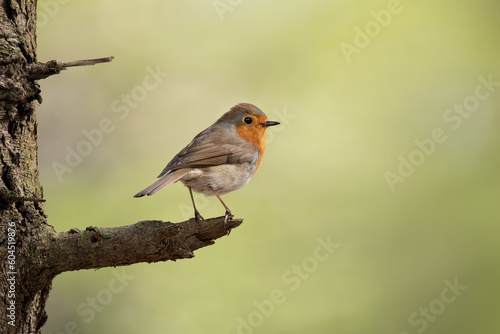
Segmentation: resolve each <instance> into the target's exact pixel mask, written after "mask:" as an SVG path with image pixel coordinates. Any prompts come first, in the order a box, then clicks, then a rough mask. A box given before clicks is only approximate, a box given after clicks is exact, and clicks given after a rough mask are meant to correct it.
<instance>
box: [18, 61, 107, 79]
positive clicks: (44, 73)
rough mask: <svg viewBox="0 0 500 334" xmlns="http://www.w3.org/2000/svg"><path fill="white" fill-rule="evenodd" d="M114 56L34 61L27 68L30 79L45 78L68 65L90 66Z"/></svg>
mask: <svg viewBox="0 0 500 334" xmlns="http://www.w3.org/2000/svg"><path fill="white" fill-rule="evenodd" d="M114 58H115V57H105V58H96V59H83V60H74V61H69V62H65V63H61V62H57V61H56V60H51V61H48V62H46V63H33V64H31V65H29V67H28V70H27V72H28V73H29V74H28V79H30V80H40V79H45V78H47V77H49V76H51V75H54V74H59V73H61V71H62V70H65V69H67V68H68V67H75V66H90V65H95V64H100V63H109V62H110V61H112V60H113V59H114Z"/></svg>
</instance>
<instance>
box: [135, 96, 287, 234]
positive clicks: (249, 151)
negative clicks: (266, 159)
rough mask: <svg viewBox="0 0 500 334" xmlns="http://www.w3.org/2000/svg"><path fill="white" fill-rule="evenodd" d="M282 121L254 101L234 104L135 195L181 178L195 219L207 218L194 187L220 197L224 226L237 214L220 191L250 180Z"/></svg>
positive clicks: (162, 186)
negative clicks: (270, 131) (269, 116)
mask: <svg viewBox="0 0 500 334" xmlns="http://www.w3.org/2000/svg"><path fill="white" fill-rule="evenodd" d="M279 124H280V123H279V122H276V121H269V120H268V119H267V116H266V114H265V113H264V112H262V110H260V109H259V108H257V107H256V106H255V105H253V104H250V103H239V104H237V105H235V106H234V107H232V108H231V109H230V110H229V111H228V112H226V113H224V114H223V115H222V116H221V117H220V118H219V119H218V120H217V121H216V122H215V123H214V124H212V125H211V126H209V127H208V128H206V129H205V130H203V131H202V132H200V133H199V134H198V135H196V136H195V137H194V138H193V140H192V141H191V142H190V143H189V144H188V145H187V146H186V147H184V148H183V149H182V150H181V151H180V152H179V153H177V155H176V156H175V157H174V158H173V159H172V160H171V161H170V162H169V163H168V164H167V166H166V167H165V168H164V169H163V170H162V172H161V173H160V175H158V178H159V180H157V181H156V182H154V183H153V184H152V185H150V186H149V187H147V188H145V189H143V190H141V191H140V192H138V193H137V194H135V195H134V197H142V196H146V195H147V196H150V195H153V194H156V193H157V192H158V191H160V190H161V189H162V188H164V187H166V186H168V185H170V184H173V183H174V182H177V181H181V182H182V183H183V184H184V185H185V186H186V187H187V188H188V189H189V195H190V197H191V202H192V203H193V209H194V216H195V219H196V220H197V221H200V220H203V219H204V218H203V217H202V216H201V214H200V212H199V211H198V210H197V209H196V204H195V201H194V197H193V191H195V192H197V193H201V194H204V195H206V196H216V197H217V199H218V200H219V201H220V202H221V204H222V205H223V206H224V209H225V210H226V212H225V215H224V226H225V224H226V223H227V221H228V219H232V218H233V217H234V215H233V214H232V212H231V210H230V209H229V207H228V206H227V205H226V204H225V203H224V201H223V200H222V198H221V195H224V194H227V193H229V192H232V191H235V190H237V189H240V188H241V187H243V186H244V185H246V184H247V183H248V182H249V181H250V179H251V178H252V176H253V175H254V174H255V172H256V171H257V169H259V166H260V163H261V162H262V158H263V156H264V152H265V150H266V145H265V141H266V134H267V129H268V128H269V127H270V126H275V125H279Z"/></svg>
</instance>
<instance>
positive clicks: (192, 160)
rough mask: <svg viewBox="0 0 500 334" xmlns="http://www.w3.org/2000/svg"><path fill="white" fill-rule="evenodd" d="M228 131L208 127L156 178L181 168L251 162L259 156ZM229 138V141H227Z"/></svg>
mask: <svg viewBox="0 0 500 334" xmlns="http://www.w3.org/2000/svg"><path fill="white" fill-rule="evenodd" d="M224 131H227V132H229V133H230V131H229V130H227V129H223V128H221V127H218V128H214V127H213V126H212V127H209V128H208V129H206V130H204V131H203V132H201V133H200V134H198V135H197V136H196V137H194V139H193V140H192V141H191V142H190V143H189V144H188V145H187V146H186V147H184V148H183V149H182V151H180V152H179V153H178V154H177V155H176V156H175V157H174V158H173V159H172V160H171V161H170V162H169V163H168V164H167V166H166V167H165V168H164V169H163V171H162V172H161V174H160V175H159V176H158V177H162V176H163V175H165V174H166V173H168V172H170V171H174V170H178V169H182V168H200V167H207V166H217V165H223V164H235V163H239V162H246V161H251V160H252V159H253V158H254V157H255V155H256V154H257V155H258V154H259V152H258V149H257V147H255V145H253V144H252V143H250V142H248V141H246V140H244V139H243V138H241V137H239V136H233V135H232V133H231V135H228V134H227V133H224ZM228 138H230V139H228Z"/></svg>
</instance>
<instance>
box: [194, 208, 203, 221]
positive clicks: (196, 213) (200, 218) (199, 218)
mask: <svg viewBox="0 0 500 334" xmlns="http://www.w3.org/2000/svg"><path fill="white" fill-rule="evenodd" d="M194 218H195V219H196V221H197V222H198V223H199V222H201V221H202V220H205V218H203V217H202V215H200V213H199V212H198V210H195V211H194Z"/></svg>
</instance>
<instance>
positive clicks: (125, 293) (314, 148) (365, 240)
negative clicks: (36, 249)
mask: <svg viewBox="0 0 500 334" xmlns="http://www.w3.org/2000/svg"><path fill="white" fill-rule="evenodd" d="M38 7H39V12H38V24H39V28H38V56H39V60H40V61H48V60H51V59H57V60H59V61H70V60H76V59H86V58H97V57H104V56H111V55H112V56H115V60H114V61H113V62H111V63H109V64H104V65H96V66H93V67H86V68H73V69H70V70H67V71H64V72H63V73H61V74H60V75H57V76H53V77H50V78H48V79H46V80H43V81H41V82H40V83H41V88H42V95H43V99H44V101H43V103H42V104H41V106H40V107H39V108H38V121H39V128H38V133H39V146H40V155H39V167H40V173H41V180H42V184H43V186H44V197H45V198H46V199H47V203H46V211H47V213H48V215H49V218H48V219H49V222H50V224H52V225H53V226H54V227H55V228H56V229H57V230H58V231H67V230H69V229H70V228H79V229H85V228H86V227H87V226H90V225H92V226H103V227H111V226H120V225H129V224H133V223H135V222H137V221H140V220H146V219H163V220H168V221H172V222H178V221H183V220H185V219H188V218H190V217H192V213H191V206H190V200H189V193H188V191H187V189H186V188H184V187H183V186H182V185H181V184H175V185H173V186H171V187H169V188H167V189H165V190H163V191H161V192H160V193H158V194H156V195H155V196H152V197H148V198H140V199H134V198H132V196H133V195H134V194H135V193H136V192H137V191H139V190H141V189H142V188H144V187H145V186H147V185H149V184H150V183H151V182H153V181H154V180H155V178H156V176H157V174H158V173H159V172H160V171H161V170H162V169H163V167H164V166H165V164H166V163H167V162H168V161H169V160H170V159H171V158H172V157H173V156H174V155H175V154H176V153H177V152H178V151H179V150H180V149H182V148H183V147H184V146H185V145H186V144H187V143H188V142H189V141H190V140H191V139H192V137H193V136H194V135H196V134H197V133H198V132H199V131H201V130H203V129H204V128H206V127H207V126H209V125H210V124H212V123H213V122H214V121H215V120H216V119H217V118H218V117H219V116H220V115H221V114H222V113H223V112H225V111H227V110H228V109H229V108H230V107H231V106H233V105H235V104H236V103H239V102H250V103H253V104H256V105H257V106H259V107H260V108H261V109H262V110H263V111H264V112H266V113H267V115H268V116H269V118H270V119H272V120H276V121H280V122H281V123H282V125H280V126H279V127H275V128H272V129H271V132H270V133H269V137H268V145H267V152H266V157H265V158H264V161H263V163H262V165H261V168H260V170H259V172H258V173H257V174H256V176H255V177H254V178H253V179H252V181H251V182H250V183H249V184H248V185H247V186H246V187H245V188H243V189H241V190H239V191H237V192H234V193H231V194H228V195H226V196H224V199H225V201H226V203H227V204H228V205H229V206H230V208H231V209H232V210H233V212H234V213H235V215H236V217H241V218H244V223H243V225H241V226H240V227H239V228H237V229H236V230H234V231H233V232H232V233H231V235H230V236H229V237H225V238H222V239H219V240H217V242H216V244H215V245H214V246H211V247H207V248H205V249H200V250H198V251H197V252H196V253H195V254H196V257H195V258H194V259H190V260H182V261H177V262H175V263H174V262H166V263H157V264H149V265H148V264H137V265H133V266H128V267H120V268H116V269H100V270H97V271H94V270H88V271H79V272H70V273H64V274H62V275H60V276H58V277H57V278H56V279H55V280H54V284H53V289H52V292H51V295H50V298H49V302H48V306H47V308H48V316H49V319H48V322H47V324H46V326H45V328H44V331H43V332H44V333H47V334H50V333H53V334H56V333H57V334H59V333H110V334H111V333H120V334H124V333H245V334H248V333H306V332H307V333H350V334H356V333H394V334H414V333H428V334H431V333H457V334H458V333H498V330H499V329H500V318H499V317H498V310H499V307H500V302H499V292H500V291H499V290H500V289H499V288H498V282H499V281H500V270H499V260H500V242H499V232H500V227H499V224H498V223H499V218H500V210H499V205H498V203H499V198H500V196H499V195H500V191H499V186H500V175H499V170H500V155H499V153H500V120H499V117H498V115H499V107H500V68H499V65H500V43H499V38H498V36H499V31H500V20H498V13H499V10H500V5H499V4H498V3H496V2H494V1H489V0H479V1H466V2H456V1H439V2H432V1H410V0H401V1H396V0H392V1H385V0H384V1H378V0H377V1H362V0H356V1H326V0H324V1H314V2H306V1H300V2H299V1H295V2H278V1H264V0H255V1H245V0H240V1H236V0H232V1H230V0H220V1H159V0H147V1H145V0H141V1H137V0H136V1H118V0H107V1H94V0H88V1H62V0H40V1H39V4H38ZM152 73H154V75H153V74H152ZM480 78H482V79H480ZM488 81H489V82H490V83H489V84H485V83H484V82H488ZM464 104H465V107H460V106H461V105H464ZM453 108H455V109H453ZM460 108H462V110H463V111H462V112H459V111H458V110H459V109H460ZM103 124H104V125H103ZM436 131H437V133H440V134H439V135H437V136H435V139H432V138H433V133H436ZM89 133H90V134H92V135H93V137H92V138H93V140H94V142H93V143H92V142H90V140H89V139H88V138H87V136H86V134H87V135H88V134H89ZM99 133H102V137H101V136H100V135H99ZM417 142H419V143H421V145H420V146H422V145H423V146H422V147H423V148H422V147H419V146H418V145H417ZM422 143H423V144H422ZM71 152H77V153H71ZM76 154H78V156H80V158H78V157H76ZM388 180H389V181H388ZM197 201H198V203H199V206H200V211H201V212H202V214H203V215H204V216H205V217H214V216H220V215H222V214H223V212H224V211H223V208H222V207H221V205H220V204H219V203H218V201H217V200H216V199H214V198H205V197H203V196H197ZM325 244H327V245H328V244H330V246H327V248H324V245H325ZM322 245H323V246H322Z"/></svg>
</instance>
